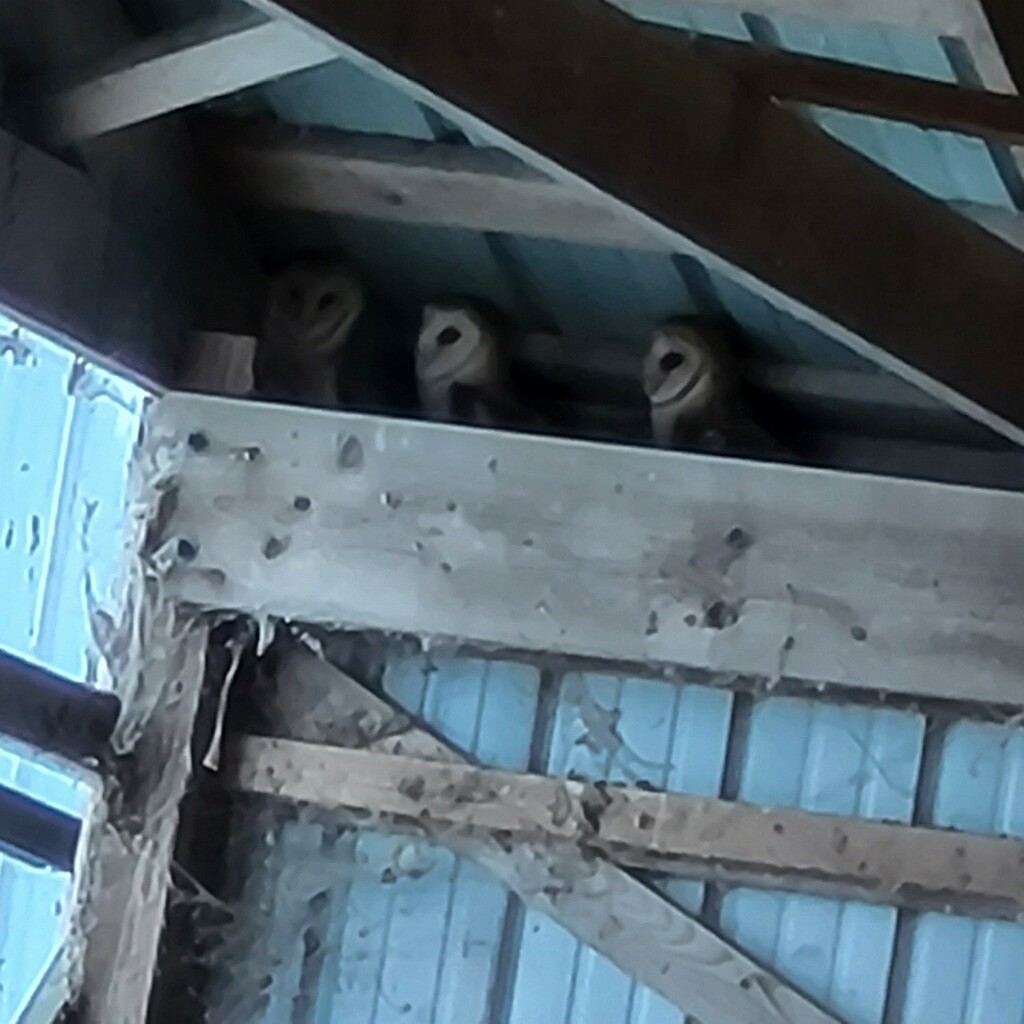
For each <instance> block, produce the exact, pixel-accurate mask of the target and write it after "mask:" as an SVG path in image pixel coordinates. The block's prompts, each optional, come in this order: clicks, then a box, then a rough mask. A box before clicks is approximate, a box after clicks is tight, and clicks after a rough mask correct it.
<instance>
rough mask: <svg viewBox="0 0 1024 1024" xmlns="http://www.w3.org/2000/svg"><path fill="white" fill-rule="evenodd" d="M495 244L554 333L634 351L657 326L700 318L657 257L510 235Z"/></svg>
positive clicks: (672, 271)
mask: <svg viewBox="0 0 1024 1024" xmlns="http://www.w3.org/2000/svg"><path fill="white" fill-rule="evenodd" d="M502 243H503V244H504V245H506V246H507V247H508V252H509V254H510V255H511V257H512V258H513V259H514V260H515V262H516V264H517V265H518V266H519V268H520V275H521V277H522V280H523V281H524V287H525V289H526V290H528V292H529V298H530V299H531V300H532V305H533V306H534V307H535V309H537V310H540V311H541V312H542V313H543V315H545V316H546V317H547V318H549V319H550V320H551V321H552V323H551V326H552V327H554V328H556V329H557V330H559V331H561V332H562V333H565V334H569V335H576V336H581V337H588V338H593V339H595V340H598V339H610V338H614V339H617V340H623V341H628V342H632V343H634V344H636V345H637V346H638V347H642V346H645V345H646V342H647V337H648V335H649V334H650V332H651V331H652V330H653V329H654V328H655V327H656V326H657V325H658V324H659V323H661V322H663V321H664V320H666V319H668V318H669V317H671V316H683V315H693V314H694V313H697V312H700V309H701V307H700V305H699V303H698V301H697V300H696V299H695V298H694V296H693V295H692V293H691V292H690V290H689V289H688V287H687V285H686V282H685V281H684V280H683V278H682V277H681V276H680V273H679V270H678V269H677V267H676V265H675V263H674V262H673V260H672V259H671V257H669V256H666V255H665V254H663V253H643V252H625V251H619V250H616V249H605V248H599V247H596V246H585V245H566V244H565V243H563V242H556V241H551V240H549V239H541V238H522V237H512V236H503V238H502Z"/></svg>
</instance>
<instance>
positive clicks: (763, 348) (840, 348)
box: [710, 273, 870, 370]
mask: <svg viewBox="0 0 1024 1024" xmlns="http://www.w3.org/2000/svg"><path fill="white" fill-rule="evenodd" d="M710 278H711V283H712V286H713V287H714V290H715V293H716V295H717V296H718V299H719V301H720V303H721V305H722V308H723V309H724V310H725V311H726V312H727V313H728V314H729V316H731V317H732V318H733V319H734V320H735V321H736V323H738V324H739V325H740V327H742V328H743V329H744V331H745V332H746V334H747V336H748V339H749V341H750V345H751V349H752V354H755V355H759V356H761V357H762V358H767V359H775V360H779V361H782V362H798V363H809V364H811V365H813V366H819V367H821V368H822V369H834V370H858V369H866V368H870V364H868V362H867V361H866V360H864V359H862V358H861V357H860V356H857V355H855V354H854V353H853V352H851V351H850V349H848V348H847V347H846V346H845V345H842V344H840V343H839V342H837V341H834V340H832V339H831V338H826V337H825V336H824V335H823V334H822V333H821V332H820V331H817V330H815V329H814V328H813V327H810V326H809V325H808V324H805V323H803V322H801V321H800V320H797V319H796V318H795V317H791V316H788V315H786V314H784V313H780V312H779V311H778V310H777V309H775V307H774V306H772V305H770V304H769V303H768V302H766V301H765V300H764V299H762V298H760V297H759V296H756V295H753V294H752V293H751V292H749V291H747V289H746V288H743V287H741V286H740V285H738V284H736V283H735V282H734V281H731V280H730V279H729V278H727V277H725V276H724V275H722V274H716V273H712V274H710Z"/></svg>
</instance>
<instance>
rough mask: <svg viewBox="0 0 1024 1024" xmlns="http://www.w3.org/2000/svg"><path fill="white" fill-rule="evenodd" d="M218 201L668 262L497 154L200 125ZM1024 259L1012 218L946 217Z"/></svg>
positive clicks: (622, 224) (658, 243) (648, 234)
mask: <svg viewBox="0 0 1024 1024" xmlns="http://www.w3.org/2000/svg"><path fill="white" fill-rule="evenodd" d="M202 136H203V138H204V140H205V143H206V146H205V149H206V152H207V153H208V154H209V156H210V159H211V163H212V166H213V168H214V170H215V172H216V174H217V178H218V181H219V182H220V188H221V190H222V192H223V194H224V195H225V196H226V197H228V198H231V199H232V200H234V201H236V202H239V203H242V204H244V205H250V206H260V207H269V208H277V209H282V210H302V211H305V212H309V213H323V214H338V215H343V216H351V217H364V218H367V219H370V220H381V221H388V222H393V223H398V224H431V225H437V226H442V227H456V228H466V229H469V230H477V231H495V232H501V233H507V234H512V235H526V236H530V237H539V238H554V239H558V240H560V241H564V242H575V243H579V244H582V245H596V246H606V247H609V248H616V249H640V250H647V251H650V252H676V251H678V249H679V246H678V245H676V244H673V243H672V241H671V240H669V239H667V238H666V237H665V235H664V233H662V232H659V231H652V230H651V229H650V228H649V227H648V226H647V225H645V224H644V223H643V222H642V221H639V220H638V219H637V218H636V217H633V216H630V215H629V214H628V213H625V212H623V210H622V209H621V208H619V207H617V206H615V205H614V204H611V203H609V202H608V201H607V199H605V198H603V197H602V196H601V195H600V194H599V193H594V192H588V191H585V190H582V189H579V188H573V187H572V186H570V185H567V184H566V183H564V182H559V181H554V180H552V179H551V178H548V177H546V176H545V175H543V174H541V173H540V172H538V171H535V170H533V169H532V168H530V167H529V166H528V165H526V164H524V163H522V162H520V161H518V160H515V159H513V158H512V157H509V156H508V155H507V154H505V153H502V152H500V151H498V150H487V149H476V148H473V147H471V146H455V145H446V144H443V143H423V142H416V141H413V140H411V139H398V138H387V137H377V136H372V137H371V136H358V135H346V134H344V133H341V132H331V131H322V130H316V129H311V130H303V131H301V132H299V131H296V130H287V129H284V130H282V129H266V128H254V127H253V126H251V125H250V126H248V127H247V128H243V129H242V130H239V126H238V125H235V124H232V123H231V122H230V121H228V120H227V119H208V120H206V121H205V122H203V125H202ZM955 208H957V209H958V210H959V211H960V212H962V213H964V214H965V216H968V217H970V218H971V219H972V220H976V221H977V222H978V223H980V224H982V225H983V226H984V227H986V228H987V229H988V230H989V231H991V232H992V233H993V234H996V235H998V236H999V237H1001V238H1003V239H1005V240H1006V241H1008V242H1010V244H1012V245H1015V246H1016V247H1017V248H1021V249H1024V220H1022V218H1021V217H1020V215H1019V214H1016V213H1014V212H1013V211H1012V210H1000V209H997V208H995V207H985V206H979V205H978V204H961V205H960V206H955Z"/></svg>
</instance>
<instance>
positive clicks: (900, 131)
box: [771, 17, 1013, 209]
mask: <svg viewBox="0 0 1024 1024" xmlns="http://www.w3.org/2000/svg"><path fill="white" fill-rule="evenodd" d="M771 25H772V28H773V29H774V34H775V36H776V37H777V40H778V42H779V44H780V45H781V46H782V47H783V48H784V49H787V50H793V51H796V52H798V53H808V54H813V55H814V56H819V57H828V58H832V59H834V60H842V61H849V62H851V63H854V64H863V65H867V66H869V67H876V68H881V69H883V70H887V71H899V72H902V73H904V74H908V75H916V76H919V77H922V78H934V79H937V80H939V81H945V82H954V81H956V74H955V72H954V69H953V68H952V66H951V65H950V63H949V60H948V58H947V56H946V54H945V51H944V50H943V48H942V44H941V43H940V41H939V40H938V39H932V38H929V37H927V36H924V35H919V34H916V33H913V32H908V31H901V30H898V29H892V28H883V27H881V26H874V25H842V26H839V25H826V24H823V23H816V22H811V21H809V20H807V19H804V18H798V17H791V18H775V19H772V20H771ZM815 119H816V120H817V121H818V123H819V124H820V125H821V126H822V127H823V128H824V129H825V130H826V131H827V132H828V133H829V134H830V135H833V136H834V137H835V138H837V139H839V140H840V141H841V142H845V143H846V144H847V145H849V146H852V147H853V148H854V149H856V150H858V151H859V152H861V153H863V154H864V155H865V156H868V157H870V158H871V159H872V160H874V161H876V162H877V163H880V164H882V165H883V166H885V167H888V168H889V169H890V170H891V171H893V173H895V174H898V175H899V176H900V177H902V178H904V179H906V180H907V181H909V182H910V183H911V184H913V185H916V186H917V187H918V188H920V189H923V190H924V191H925V192H928V193H930V194H931V195H933V196H935V197H936V198H939V199H945V200H962V201H968V202H975V203H988V204H990V205H993V206H1003V207H1009V208H1011V209H1012V208H1013V203H1012V200H1011V198H1010V194H1009V192H1008V191H1007V188H1006V185H1005V183H1004V182H1003V180H1002V178H1001V177H1000V174H999V171H998V170H997V168H996V165H995V163H994V161H993V159H992V156H991V154H990V152H989V149H988V147H987V146H986V144H985V142H984V141H983V140H981V139H978V138H968V137H966V136H962V135H956V134H954V133H952V132H939V131H929V130H926V129H923V128H918V127H916V126H915V125H910V124H901V123H899V122H896V121H888V120H884V119H882V118H875V117H867V116H864V115H861V114H851V113H848V112H844V111H835V110H824V109H819V110H816V111H815Z"/></svg>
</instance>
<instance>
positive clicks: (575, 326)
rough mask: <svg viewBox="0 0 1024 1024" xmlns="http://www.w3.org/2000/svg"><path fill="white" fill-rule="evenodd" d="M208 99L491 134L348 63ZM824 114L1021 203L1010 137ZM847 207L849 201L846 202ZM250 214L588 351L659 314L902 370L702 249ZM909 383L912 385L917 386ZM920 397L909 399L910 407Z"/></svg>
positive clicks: (868, 44)
mask: <svg viewBox="0 0 1024 1024" xmlns="http://www.w3.org/2000/svg"><path fill="white" fill-rule="evenodd" d="M134 6H135V7H137V8H138V10H139V14H140V16H141V17H142V18H143V19H144V20H145V21H146V22H147V23H146V25H145V26H144V27H145V28H147V29H149V30H151V31H156V30H158V29H168V28H174V27H179V26H181V25H185V24H188V23H190V22H194V21H195V20H196V19H197V18H199V17H203V16H209V15H212V14H215V13H218V12H221V13H223V12H227V11H235V10H238V9H239V8H241V7H242V6H243V5H242V4H241V3H240V2H236V0H231V2H230V3H226V2H224V0H216V3H214V2H212V0H147V3H146V4H138V5H134ZM625 6H626V7H627V8H628V9H629V10H630V12H631V13H633V14H634V15H636V16H637V17H643V18H646V19H649V20H651V21H654V22H657V23H659V24H663V25H671V26H673V27H676V28H680V29H684V30H687V31H691V32H695V33H700V34H708V35H717V36H723V37H728V38H730V39H735V40H742V41H752V42H756V43H758V44H761V45H765V46H770V47H777V48H780V49H785V50H791V51H794V52H801V53H807V54H813V55H819V56H827V57H831V58H835V59H839V60H842V61H846V62H850V63H855V64H863V65H867V66H872V67H876V68H881V69H886V70H892V71H898V72H903V73H906V74H910V75H915V76H920V77H924V78H932V79H935V80H939V81H946V82H960V83H964V84H976V83H977V81H978V80H979V75H978V72H977V70H976V69H975V68H974V67H973V66H972V64H971V58H970V55H969V54H968V53H967V51H966V49H965V48H964V47H963V46H961V45H960V44H958V43H955V42H953V41H949V40H940V39H939V38H936V37H930V36H927V35H924V34H919V33H915V32H912V31H909V30H904V29H898V28H892V27H882V26H869V25H831V24H828V23H826V22H816V21H813V20H810V19H807V18H803V17H794V16H790V17H779V18H765V17H762V16H754V15H742V16H741V15H739V14H736V13H733V12H731V11H727V10H723V9H721V8H712V7H702V6H700V5H696V4H695V5H687V4H680V3H676V2H660V3H659V2H657V0H640V2H634V3H629V4H627V5H625ZM211 108H212V110H214V111H215V112H216V113H218V114H222V115H232V114H233V115H239V116H244V117H247V118H252V117H264V118H270V119H274V120H277V121H280V122H284V123H286V124H289V125H293V126H297V127H299V128H321V129H333V130H337V131H341V132H345V133H360V134H366V135H378V136H379V135H385V136H399V137H403V138H407V139H414V140H420V141H426V142H431V141H433V142H444V143H448V144H453V145H466V146H473V145H474V142H479V141H480V140H474V139H473V138H471V137H468V136H467V134H466V133H465V132H463V131H461V130H460V129H459V128H458V127H456V126H455V125H453V124H451V123H450V122H449V121H447V120H446V119H445V118H444V117H442V116H441V115H440V114H438V113H437V112H436V111H434V110H431V109H430V108H428V107H427V106H425V105H424V104H422V103H419V102H417V101H415V100H413V99H412V98H410V97H409V96H408V95H407V94H406V93H404V92H403V91H402V90H401V89H399V88H398V87H396V86H395V85H392V84H390V83H387V82H384V81H381V80H379V79H377V78H374V77H373V76H371V75H370V74H368V73H367V72H366V71H364V70H361V69H359V68H357V67H355V66H353V65H351V64H349V63H347V62H345V61H343V60H337V61H334V62H332V63H330V64H327V65H324V66H321V67H318V68H315V69H312V70H308V71H304V72H299V73H297V74H293V75H290V76H287V77H285V78H282V79H279V80H277V81H273V82H270V83H268V84H266V85H262V86H258V87H256V88H253V89H250V90H248V91H247V92H244V93H241V94H238V95H236V96H233V97H230V98H229V99H226V100H221V101H217V102H216V103H214V104H212V105H211ZM813 116H814V117H815V118H816V120H817V121H818V122H819V123H820V125H821V126H822V127H823V128H824V129H825V130H826V131H827V132H829V133H830V134H832V135H833V136H834V137H835V138H837V139H838V140H840V141H841V142H843V143H845V144H847V145H849V146H851V147H853V148H854V149H856V150H858V151H859V152H861V153H862V154H864V155H865V156H867V157H869V158H870V159H872V160H874V161H876V162H877V163H879V164H881V165H882V166H884V167H886V168H888V169H889V170H891V171H893V172H894V173H896V174H897V175H899V176H901V177H902V178H904V179H906V180H907V181H908V182H910V183H912V184H913V185H915V186H917V187H919V188H920V189H922V190H923V191H925V192H927V193H929V194H931V195H933V196H935V197H937V198H939V199H942V200H944V201H948V202H951V203H956V204H970V205H971V206H972V207H974V208H976V209H977V210H978V211H980V212H982V213H983V212H985V211H991V210H1009V211H1013V210H1016V209H1018V204H1019V202H1020V199H1021V197H1022V196H1024V184H1022V181H1021V177H1020V172H1019V169H1018V166H1017V164H1016V163H1015V161H1014V156H1013V154H1012V153H1011V151H1010V149H1009V148H1008V147H1006V146H1002V145H1000V144H994V143H990V142H986V141H983V140H982V139H979V138H973V137H972V138H969V137H966V136H961V135H954V134H952V133H949V132H940V131H931V130H925V129H922V128H918V127H916V126H913V125H909V124H903V123H897V122H894V121H885V120H881V119H879V118H873V117H868V116H864V115H859V114H852V113H847V112H841V111H828V110H815V111H813ZM842 201H843V197H842V196H841V195H837V196H836V202H837V203H840V202H842ZM244 220H245V224H246V227H247V229H248V231H249V233H250V235H251V237H252V239H253V241H254V244H255V246H256V248H257V250H258V252H259V253H260V255H261V256H262V257H263V259H264V260H265V261H266V262H267V263H268V264H270V265H274V264H280V263H281V262H282V261H286V260H287V259H288V258H290V257H293V256H299V255H309V254H313V253H316V254H320V253H339V254H343V255H344V256H345V257H346V258H347V259H349V260H351V261H352V262H353V263H355V264H356V266H357V267H358V268H359V269H360V271H361V272H362V274H363V275H364V276H365V278H366V280H367V282H368V283H369V285H370V286H371V287H372V288H373V290H374V291H375V292H376V293H377V294H378V295H379V296H382V297H384V298H385V299H386V300H387V302H388V303H389V304H391V305H392V306H394V307H397V308H400V309H402V310H403V311H404V312H407V313H409V314H414V313H415V312H416V311H417V310H418V309H419V308H420V307H421V306H422V304H423V303H425V302H427V301H430V300H433V299H437V298H439V297H444V296H465V297H475V298H478V299H485V300H487V301H489V302H490V303H493V304H495V305H496V306H498V307H499V308H500V309H502V310H503V311H504V312H505V314H506V315H508V316H510V317H511V318H512V320H513V321H514V322H516V323H517V324H518V325H519V326H520V327H522V328H523V329H525V330H528V331H542V332H545V333H552V334H560V335H563V336H565V337H568V338H572V339H577V340H579V341H581V342H585V343H586V344H587V345H588V346H595V345H596V344H597V343H601V342H611V343H613V344H614V345H616V346H622V347H623V349H624V351H628V352H629V353H631V354H632V356H631V357H633V358H635V359H636V360H637V362H638V361H639V354H640V352H641V351H642V350H643V349H644V348H645V347H646V343H647V338H648V335H649V332H650V330H651V329H652V328H653V327H654V326H656V325H657V324H658V323H660V322H663V321H664V320H665V319H667V318H669V317H672V316H679V315H697V316H708V317H713V318H715V319H716V320H719V321H721V320H727V321H732V322H733V323H735V324H736V325H738V326H739V328H741V330H742V333H743V339H744V345H745V348H746V350H747V354H748V355H749V356H751V357H752V358H755V359H757V360H763V361H766V362H773V363H783V364H795V365H799V366H808V367H815V368H821V369H828V370H855V371H863V372H865V373H872V374H876V375H880V376H884V377H888V378H889V380H890V381H891V380H892V378H891V377H890V375H888V374H884V373H882V372H881V371H879V370H878V368H877V367H876V366H875V365H873V364H872V363H870V362H868V361H867V360H865V359H863V358H861V357H860V356H858V355H856V354H854V353H852V352H851V351H850V350H849V349H848V348H846V347H845V346H844V345H842V344H840V343H838V342H837V341H835V340H833V339H830V338H828V337H826V336H824V335H823V334H822V332H821V331H820V330H818V329H817V328H815V327H813V326H811V325H809V324H807V323H804V322H801V321H800V320H798V319H796V318H795V317H793V316H791V315H788V314H786V313H783V312H781V311H779V310H778V309H776V308H773V307H772V306H771V305H770V304H769V303H768V302H766V301H765V300H764V299H762V298H760V297H758V296H755V295H753V294H752V293H751V292H750V291H748V290H747V289H745V288H744V287H742V286H740V285H738V284H736V283H735V282H733V281H730V280H727V279H726V278H725V277H723V276H722V275H721V274H719V273H716V272H715V271H713V270H709V269H707V268H706V267H704V266H701V265H700V264H698V263H697V262H696V260H694V259H692V258H685V257H679V256H672V255H671V254H668V253H655V252H643V251H638V250H623V249H612V248H603V247H597V246H588V245H580V244H568V243H565V242H561V241H557V240H552V239H543V238H527V237H523V236H513V235H506V234H497V233H492V232H487V233H485V232H480V231H470V230H463V229H454V228H445V227H434V226H421V225H409V224H401V223H395V222H387V223H385V222H381V221H372V220H367V219H363V218H357V217H350V216H336V215H324V214H317V213H307V212H296V211H283V210H271V209H268V208H259V209H256V208H249V209H247V210H246V211H245V213H244ZM598 361H600V360H599V359H598ZM621 365H622V363H621V362H620V363H619V366H620V367H621ZM876 379H877V376H876ZM866 390H867V389H866ZM907 393H908V394H909V395H913V394H914V389H912V388H908V389H907ZM919 404H920V403H918V402H917V401H915V400H911V401H909V402H908V405H909V406H910V407H911V408H913V407H915V406H917V405H919ZM800 411H801V412H803V413H805V414H806V415H809V416H810V417H812V418H813V419H815V420H817V421H819V422H820V423H821V425H822V426H823V427H824V428H825V429H827V430H828V429H831V430H838V431H844V432H849V433H853V432H857V433H869V434H881V435H894V436H901V435H906V434H909V435H910V436H918V437H920V436H924V437H925V438H934V437H937V438H938V439H941V440H947V441H948V440H956V441H959V442H962V443H966V444H971V445H982V446H985V447H988V446H993V447H1002V446H1003V442H1002V441H1000V440H998V439H997V438H996V437H995V435H992V434H990V433H989V432H988V431H987V430H985V429H984V428H979V427H977V426H976V425H975V424H972V423H970V422H969V421H968V420H967V419H966V417H962V416H959V415H956V414H952V413H950V415H949V416H947V417H944V418H943V423H942V425H941V427H938V428H937V427H936V424H934V423H926V424H924V425H922V423H921V417H920V416H919V415H915V414H914V413H913V412H910V413H909V414H908V413H907V411H906V410H904V411H902V412H901V410H900V409H899V408H898V407H897V408H895V409H893V408H892V407H891V406H890V407H889V408H888V409H887V410H885V411H880V410H878V409H875V410H873V411H872V412H871V413H870V417H871V418H873V422H867V421H866V418H865V416H864V413H863V410H856V411H854V413H853V415H852V416H851V414H850V410H848V409H843V408H836V407H835V406H833V407H828V406H827V405H826V406H824V407H823V406H822V405H821V404H818V405H817V406H815V405H814V404H813V403H811V405H810V406H809V407H805V408H802V409H801V410H800Z"/></svg>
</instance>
